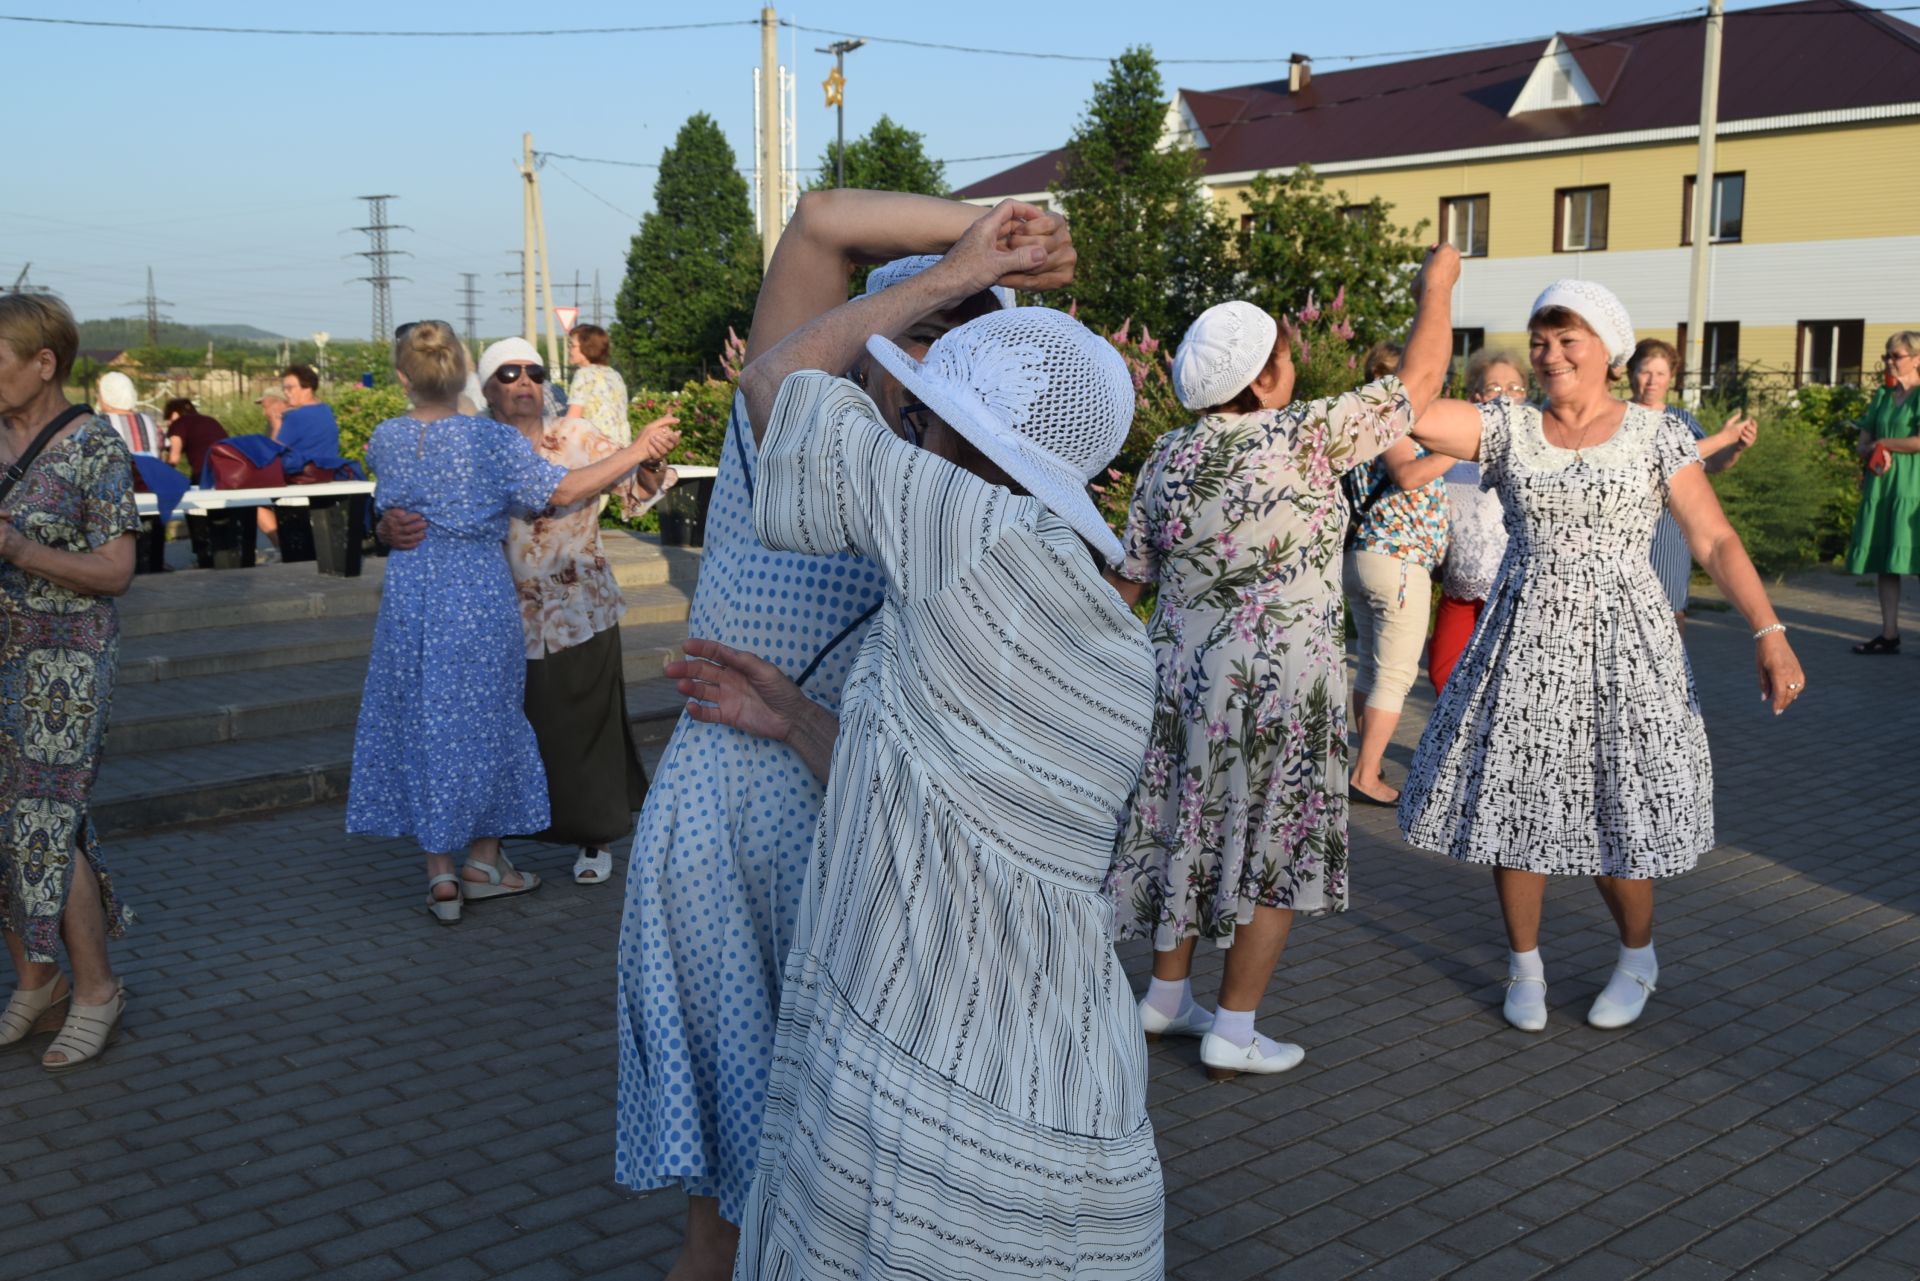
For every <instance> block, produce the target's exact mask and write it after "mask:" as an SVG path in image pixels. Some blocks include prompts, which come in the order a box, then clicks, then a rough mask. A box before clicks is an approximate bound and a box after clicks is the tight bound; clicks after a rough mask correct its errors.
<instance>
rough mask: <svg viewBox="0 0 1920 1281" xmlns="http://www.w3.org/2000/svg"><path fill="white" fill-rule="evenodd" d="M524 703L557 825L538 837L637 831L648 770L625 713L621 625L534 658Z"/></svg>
mask: <svg viewBox="0 0 1920 1281" xmlns="http://www.w3.org/2000/svg"><path fill="white" fill-rule="evenodd" d="M526 710H527V719H528V720H529V721H531V722H532V723H533V733H534V737H535V738H537V739H539V740H540V759H541V760H542V761H543V762H545V764H546V767H547V800H548V804H549V806H550V808H551V811H552V826H550V827H549V828H547V830H546V831H544V832H540V833H538V834H537V835H536V839H538V840H543V841H552V842H553V843H555V844H557V845H596V846H601V847H605V846H609V845H611V844H613V842H615V841H617V840H619V839H620V838H621V837H623V836H625V835H626V834H627V833H628V832H630V831H632V830H633V816H634V814H635V813H636V812H637V811H638V810H639V809H640V804H641V802H642V801H644V800H645V799H646V797H647V775H646V771H645V770H644V769H643V768H642V767H641V764H640V756H639V753H638V752H637V751H636V750H635V748H634V743H633V726H632V724H631V723H629V722H628V720H627V692H626V682H625V681H624V680H623V679H622V677H621V671H620V629H619V627H617V626H615V627H609V628H608V629H607V630H606V631H604V632H600V633H599V634H597V635H596V636H594V638H593V639H592V640H590V641H587V642H585V643H584V644H580V645H575V646H574V647H573V648H571V649H563V650H561V651H560V652H558V653H550V654H548V655H547V656H546V657H545V658H535V659H529V660H528V661H527V698H526Z"/></svg>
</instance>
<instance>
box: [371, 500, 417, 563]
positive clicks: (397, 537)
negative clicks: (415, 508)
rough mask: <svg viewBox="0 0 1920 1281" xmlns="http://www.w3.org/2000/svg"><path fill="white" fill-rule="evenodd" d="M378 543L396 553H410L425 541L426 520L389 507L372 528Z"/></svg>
mask: <svg viewBox="0 0 1920 1281" xmlns="http://www.w3.org/2000/svg"><path fill="white" fill-rule="evenodd" d="M373 532H374V533H375V534H377V535H379V537H380V541H381V542H383V543H385V544H386V545H387V546H388V547H389V548H391V549H392V550H394V551H396V552H410V551H412V550H413V549H414V548H416V547H418V546H419V545H420V544H421V543H423V542H425V541H426V537H427V518H426V517H425V516H422V515H421V514H420V513H419V512H410V511H408V510H406V509H405V508H404V507H389V508H387V510H385V511H384V512H381V513H380V523H379V524H377V525H375V526H374V527H373Z"/></svg>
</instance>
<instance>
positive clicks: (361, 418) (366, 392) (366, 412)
mask: <svg viewBox="0 0 1920 1281" xmlns="http://www.w3.org/2000/svg"><path fill="white" fill-rule="evenodd" d="M332 397H333V399H332V404H333V416H334V418H335V419H336V420H338V422H339V423H340V455H341V457H343V458H351V459H352V460H353V461H354V462H357V463H359V464H360V465H361V466H362V467H365V466H366V465H367V442H368V441H370V440H372V439H373V429H374V428H375V427H378V426H379V425H380V424H381V423H383V422H385V421H387V419H389V418H398V417H399V416H400V415H401V414H404V413H406V412H407V397H406V393H405V392H403V391H401V390H400V389H399V388H398V387H373V388H367V387H335V388H334V389H333V392H332ZM369 474H371V472H369Z"/></svg>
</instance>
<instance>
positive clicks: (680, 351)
mask: <svg viewBox="0 0 1920 1281" xmlns="http://www.w3.org/2000/svg"><path fill="white" fill-rule="evenodd" d="M759 289H760V237H759V235H758V234H757V233H756V232H755V231H754V227H753V210H752V208H751V206H750V205H749V204H748V202H747V180H746V179H745V178H743V177H741V176H740V172H739V170H738V169H736V168H735V162H734V155H733V148H732V147H729V146H728V145H727V140H726V137H725V135H723V134H722V133H721V132H720V126H719V125H718V124H716V123H714V119H713V117H712V116H709V115H707V114H706V113H705V112H701V113H699V114H697V115H695V116H692V117H690V118H689V119H688V120H687V123H686V124H684V125H682V126H681V127H680V133H679V135H678V136H677V137H676V138H675V139H674V140H673V145H672V146H671V147H668V148H667V149H666V151H664V152H663V153H661V156H660V177H659V178H658V180H657V181H656V182H655V183H654V188H653V212H652V213H650V214H648V215H647V216H646V217H644V218H642V219H641V220H640V232H639V234H638V235H636V236H635V237H634V238H633V243H632V246H631V247H630V248H629V249H628V251H627V276H626V279H625V281H623V282H622V283H621V285H620V293H619V294H618V296H617V297H616V298H615V299H614V305H613V314H614V323H613V331H612V334H611V337H612V339H613V348H614V353H615V357H616V359H617V360H618V362H619V364H620V366H621V369H622V371H623V372H624V373H625V374H626V377H627V380H628V382H629V384H631V385H632V386H634V387H635V388H636V389H637V388H641V387H652V388H671V387H678V386H680V384H682V383H683V382H685V381H687V380H688V379H689V378H693V377H696V376H698V375H699V374H701V373H702V372H703V371H704V370H705V369H706V368H707V367H708V366H709V365H710V364H711V363H712V362H713V361H714V359H715V357H716V356H717V355H718V353H719V351H720V348H721V345H722V344H723V343H725V342H726V339H727V328H728V326H730V325H731V326H734V327H736V328H738V329H739V330H740V331H741V332H743V333H744V332H745V331H746V328H747V322H748V321H749V319H751V317H752V315H753V300H754V295H755V294H756V293H758V292H759Z"/></svg>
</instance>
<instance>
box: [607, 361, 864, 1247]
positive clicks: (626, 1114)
mask: <svg viewBox="0 0 1920 1281" xmlns="http://www.w3.org/2000/svg"><path fill="white" fill-rule="evenodd" d="M725 451H726V452H725V454H724V455H723V456H722V458H721V460H720V475H719V478H718V479H717V480H716V482H715V484H714V491H713V500H712V503H711V505H710V507H709V509H708V513H707V545H706V551H705V553H704V555H703V558H702V561H701V569H700V585H699V588H698V589H697V590H696V591H695V592H694V597H693V613H692V616H691V617H690V618H689V619H688V624H687V629H688V634H689V635H693V636H703V637H706V638H708V639H711V640H717V641H721V642H724V643H725V644H728V645H732V646H734V647H735V648H737V649H742V650H745V651H747V652H748V653H752V654H758V655H760V656H761V657H762V658H765V659H766V660H767V661H768V662H770V663H773V664H774V665H775V666H777V667H779V668H780V670H781V671H783V672H785V673H786V674H787V675H788V676H791V677H794V678H796V679H799V680H800V684H801V688H802V689H804V690H806V692H807V694H808V695H809V696H810V697H812V698H813V699H814V700H815V701H816V702H819V703H821V704H822V705H824V706H825V707H827V708H828V709H829V710H831V711H836V712H837V711H838V710H839V707H840V687H841V685H842V683H843V682H844V681H845V680H846V676H847V668H848V667H849V665H851V663H852V662H853V658H854V655H855V654H857V653H858V652H859V650H860V641H861V638H862V636H864V635H865V632H866V627H865V624H866V621H867V619H868V618H869V617H871V615H872V613H873V611H874V610H876V609H877V608H878V607H879V603H880V598H881V595H882V594H883V592H884V591H885V587H886V583H885V580H884V579H883V578H882V576H881V574H880V572H879V571H878V570H877V569H875V568H874V567H873V566H872V565H871V564H870V563H868V562H867V561H865V560H862V559H860V558H858V557H856V556H849V555H842V556H805V555H801V554H799V553H796V552H776V551H769V550H768V549H767V548H766V547H764V546H763V545H762V544H761V542H760V540H759V539H758V538H757V537H755V536H754V530H753V490H754V486H755V484H756V483H758V479H759V475H758V473H759V454H758V451H757V448H756V446H755V445H754V443H753V432H752V429H751V428H750V427H749V426H748V423H747V418H746V412H745V409H744V407H743V404H742V402H741V401H740V400H739V398H738V397H736V398H735V400H734V409H733V417H732V420H731V421H730V422H729V423H728V425H727V440H726V445H725ZM824 795H825V789H824V788H823V787H822V786H821V784H820V783H819V781H818V780H816V779H815V778H814V776H813V774H812V772H811V771H810V770H808V769H807V767H806V766H805V765H804V764H802V763H801V761H800V758H799V757H798V756H796V755H795V754H794V753H793V751H792V749H790V748H788V747H787V746H786V745H785V744H782V743H773V742H769V741H767V740H766V739H762V738H754V737H752V736H751V735H748V734H743V733H741V732H740V731H738V730H735V729H730V728H728V727H727V726H725V725H709V724H705V723H703V722H700V721H696V720H692V719H690V718H688V717H685V716H682V717H681V718H680V724H679V726H678V727H677V728H676V729H675V730H674V732H673V739H672V741H671V742H669V743H668V744H667V751H666V755H665V756H664V757H663V758H662V759H661V762H660V769H659V772H658V773H657V774H656V775H655V776H654V780H653V786H652V788H651V789H650V790H649V791H648V793H647V802H646V805H645V807H644V808H643V809H642V810H641V811H640V822H639V826H638V829H637V830H636V832H635V834H634V838H633V856H632V861H631V863H630V864H629V870H628V872H627V901H626V911H625V915H624V917H623V918H622V920H621V923H620V1002H619V1006H620V1094H619V1103H618V1117H617V1126H616V1138H615V1144H614V1177H615V1179H617V1180H618V1181H619V1182H620V1183H621V1184H623V1185H625V1186H626V1187H629V1188H634V1189H639V1190H645V1189H648V1188H658V1187H664V1186H666V1185H667V1184H669V1183H677V1184H679V1185H680V1186H681V1187H682V1188H684V1189H685V1190H686V1192H687V1194H688V1195H689V1196H710V1197H716V1198H718V1199H719V1201H720V1213H721V1215H722V1216H723V1217H724V1218H726V1219H727V1220H728V1222H731V1223H739V1222H740V1219H741V1215H742V1214H743V1213H744V1211H745V1208H746V1198H747V1187H748V1184H749V1183H750V1182H751V1181H752V1178H753V1169H754V1162H755V1161H756V1159H757V1158H758V1155H759V1151H760V1122H761V1119H762V1116H763V1114H764V1113H765V1111H766V1096H767V1079H768V1073H769V1071H770V1070H771V1067H772V1062H773V1038H774V1020H775V1016H776V1014H777V1013H778V1011H779V1007H780V974H781V971H782V969H783V968H784V967H785V965H786V961H787V952H788V950H789V949H790V948H791V947H792V945H793V936H794V927H795V921H796V916H797V913H798V912H799V908H800V896H801V892H802V889H803V877H804V873H805V871H806V867H807V858H808V855H809V854H810V853H811V852H812V849H813V837H814V828H815V827H816V825H817V824H818V821H819V818H820V801H821V798H822V797H823V796H824Z"/></svg>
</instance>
